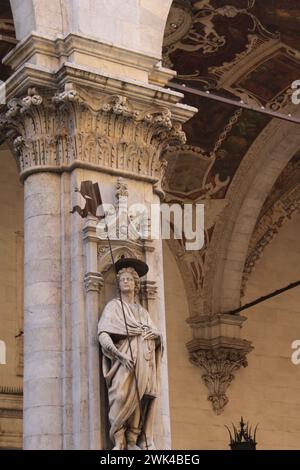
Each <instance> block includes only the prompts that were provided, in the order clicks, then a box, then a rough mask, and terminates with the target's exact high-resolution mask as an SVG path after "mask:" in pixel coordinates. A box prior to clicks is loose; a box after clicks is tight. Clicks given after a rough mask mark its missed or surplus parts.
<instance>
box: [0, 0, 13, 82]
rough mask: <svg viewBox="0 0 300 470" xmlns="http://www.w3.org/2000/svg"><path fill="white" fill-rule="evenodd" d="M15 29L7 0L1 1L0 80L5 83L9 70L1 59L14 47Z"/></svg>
mask: <svg viewBox="0 0 300 470" xmlns="http://www.w3.org/2000/svg"><path fill="white" fill-rule="evenodd" d="M15 44H16V39H15V28H14V23H13V18H12V12H11V8H10V2H9V0H1V8H0V80H2V81H5V80H6V79H7V78H8V76H9V74H10V72H11V71H10V69H9V68H8V67H6V66H4V65H3V64H2V59H3V57H5V55H6V54H7V53H8V52H9V51H10V50H11V49H12V48H13V47H14V46H15Z"/></svg>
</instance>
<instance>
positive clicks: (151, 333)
mask: <svg viewBox="0 0 300 470" xmlns="http://www.w3.org/2000/svg"><path fill="white" fill-rule="evenodd" d="M143 338H144V339H157V338H160V333H159V331H157V330H151V329H149V330H147V331H146V333H145V334H144V336H143Z"/></svg>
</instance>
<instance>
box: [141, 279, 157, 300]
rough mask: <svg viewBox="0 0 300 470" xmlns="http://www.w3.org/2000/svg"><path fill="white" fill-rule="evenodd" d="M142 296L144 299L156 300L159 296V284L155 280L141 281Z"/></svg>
mask: <svg viewBox="0 0 300 470" xmlns="http://www.w3.org/2000/svg"><path fill="white" fill-rule="evenodd" d="M140 293H141V298H142V299H143V300H147V301H148V300H155V299H156V296H157V285H156V282H155V281H148V280H147V281H142V282H141V291H140Z"/></svg>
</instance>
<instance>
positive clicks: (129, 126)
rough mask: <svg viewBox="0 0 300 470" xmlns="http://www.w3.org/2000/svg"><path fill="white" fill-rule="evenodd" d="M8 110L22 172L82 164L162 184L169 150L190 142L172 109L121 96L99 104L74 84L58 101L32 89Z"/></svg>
mask: <svg viewBox="0 0 300 470" xmlns="http://www.w3.org/2000/svg"><path fill="white" fill-rule="evenodd" d="M7 108H8V109H7V110H6V112H4V113H3V114H2V115H1V117H0V130H1V131H2V132H4V133H6V137H8V138H9V139H10V140H12V141H13V145H14V149H15V151H16V153H17V155H18V161H19V166H20V170H21V172H22V173H23V172H26V173H28V171H30V170H31V169H33V168H34V167H47V169H55V170H56V171H57V169H65V168H66V167H69V166H70V165H72V164H74V163H75V162H78V161H80V162H81V163H85V164H87V165H93V166H97V167H101V168H103V169H104V170H105V169H107V171H109V169H113V170H117V171H120V172H121V173H122V172H124V173H125V174H134V175H135V176H140V177H144V178H148V179H150V180H152V181H153V182H157V181H158V180H159V179H160V177H161V173H162V172H164V170H165V162H164V160H163V159H162V160H161V159H160V157H161V155H162V153H163V152H164V150H165V149H166V148H168V146H169V145H177V144H179V143H185V140H186V138H185V134H184V132H183V131H182V130H181V125H180V124H179V123H177V122H175V123H173V122H172V120H171V113H170V111H169V110H168V108H165V107H161V106H157V107H152V108H150V109H142V108H141V109H136V108H135V107H134V106H133V104H132V103H131V102H130V101H129V100H128V99H127V98H126V97H125V96H119V95H115V96H112V95H110V96H101V97H100V98H99V99H98V100H95V99H94V100H93V99H92V98H91V96H90V95H89V94H88V93H87V92H85V91H84V90H78V91H77V90H76V89H74V88H73V87H72V86H71V85H68V86H66V89H65V91H64V92H62V93H57V94H55V95H54V96H41V95H40V94H39V93H38V92H37V91H36V90H35V89H29V90H28V95H27V96H25V97H23V98H16V99H13V100H12V101H10V102H9V103H8V106H7ZM22 173H21V174H22Z"/></svg>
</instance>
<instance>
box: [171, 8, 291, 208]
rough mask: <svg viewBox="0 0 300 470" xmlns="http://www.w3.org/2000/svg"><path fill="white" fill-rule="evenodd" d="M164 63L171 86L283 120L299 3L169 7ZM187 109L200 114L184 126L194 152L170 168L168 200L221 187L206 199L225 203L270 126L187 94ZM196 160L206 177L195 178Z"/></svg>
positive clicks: (262, 117)
mask: <svg viewBox="0 0 300 470" xmlns="http://www.w3.org/2000/svg"><path fill="white" fill-rule="evenodd" d="M163 61H164V65H165V66H166V67H169V68H172V69H173V70H175V71H176V72H177V77H176V79H175V81H176V82H177V83H180V84H185V85H186V86H189V87H192V88H194V89H198V90H201V91H207V90H208V91H210V92H213V93H215V94H218V95H221V96H225V97H230V98H233V99H236V100H237V101H240V100H243V101H244V102H245V103H247V104H252V105H255V106H256V107H258V106H259V107H261V106H263V107H265V108H268V109H271V110H274V111H281V112H284V108H285V107H286V105H291V98H290V95H291V84H292V82H293V81H294V80H296V79H299V78H300V2H299V0H198V1H197V0H174V1H173V5H172V7H171V10H170V13H169V17H168V21H167V26H166V30H165V39H164V47H163ZM185 102H186V103H188V104H191V105H194V106H196V107H197V108H198V109H199V112H198V113H197V114H196V115H195V116H194V117H193V118H192V119H191V120H190V121H189V122H188V123H186V124H185V126H184V130H185V132H186V134H187V137H188V145H189V146H190V147H194V149H193V151H190V152H189V158H188V159H185V163H184V164H183V163H182V162H181V161H180V159H179V158H178V159H177V161H178V164H176V163H174V161H173V163H172V164H169V172H168V178H167V181H166V188H165V189H166V190H167V193H168V197H169V199H170V200H172V199H173V197H174V196H176V197H179V194H178V191H179V192H180V195H181V197H182V198H183V199H184V198H186V197H188V198H190V199H191V198H192V199H194V200H196V199H197V198H199V197H200V198H201V197H203V196H204V197H205V193H206V194H207V192H206V191H203V184H204V185H207V184H208V183H211V184H214V181H216V180H217V181H221V182H227V184H226V185H221V186H219V187H216V186H215V189H216V191H213V192H211V191H210V193H209V194H208V197H211V196H212V194H213V197H214V198H215V197H217V198H223V197H224V196H225V195H226V191H227V190H228V188H229V186H230V182H231V181H232V178H233V177H234V175H235V173H236V171H237V169H238V167H239V165H240V163H241V161H242V159H243V157H244V156H245V154H246V153H247V151H248V150H249V148H250V147H251V145H252V144H253V142H254V141H255V139H256V138H257V137H258V136H259V135H260V133H261V132H262V130H263V129H264V128H265V126H266V125H267V124H268V123H269V122H270V119H271V118H270V117H269V116H266V115H264V114H260V113H257V112H253V111H249V110H243V111H242V110H239V109H238V108H235V107H233V106H229V105H225V104H224V103H219V102H216V101H212V100H209V99H206V98H203V97H200V96H195V95H193V94H189V93H186V94H185ZM289 112H290V111H289ZM177 153H178V149H177ZM183 153H184V152H183ZM193 154H194V155H193ZM199 154H200V155H202V156H203V155H205V156H206V157H209V158H210V159H211V161H212V160H213V164H212V165H210V169H209V173H208V174H207V172H206V168H204V169H203V172H202V173H201V169H200V167H199V164H197V162H199ZM297 158H298V157H297ZM169 161H170V162H171V161H172V155H169ZM199 173H201V174H199ZM183 176H184V178H183ZM197 179H198V182H199V184H198V187H197ZM199 185H200V187H199Z"/></svg>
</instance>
